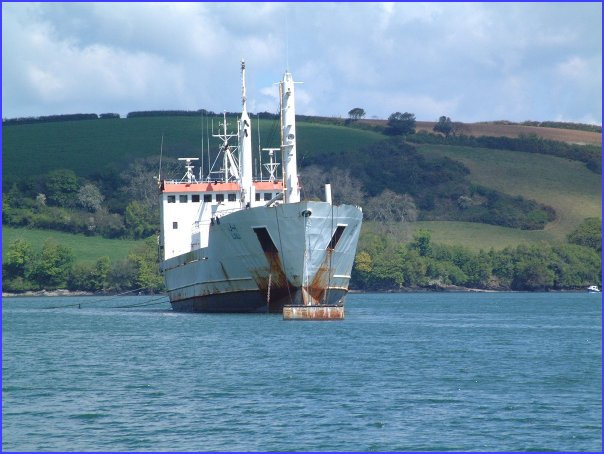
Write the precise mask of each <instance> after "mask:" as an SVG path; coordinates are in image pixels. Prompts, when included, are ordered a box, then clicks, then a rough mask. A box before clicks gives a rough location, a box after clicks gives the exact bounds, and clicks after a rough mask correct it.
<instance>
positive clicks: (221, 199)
mask: <svg viewBox="0 0 604 454" xmlns="http://www.w3.org/2000/svg"><path fill="white" fill-rule="evenodd" d="M216 201H217V202H224V194H216Z"/></svg>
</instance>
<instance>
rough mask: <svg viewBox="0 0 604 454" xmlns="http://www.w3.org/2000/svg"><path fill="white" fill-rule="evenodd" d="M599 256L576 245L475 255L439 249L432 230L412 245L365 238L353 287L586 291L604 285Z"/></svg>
mask: <svg viewBox="0 0 604 454" xmlns="http://www.w3.org/2000/svg"><path fill="white" fill-rule="evenodd" d="M600 276H601V260H600V256H599V255H598V253H597V252H595V251H593V250H591V249H589V248H587V247H583V246H577V245H572V244H558V245H550V244H545V243H544V244H537V245H532V246H525V245H520V246H517V247H516V248H505V249H503V250H499V251H495V250H490V251H488V252H485V251H479V252H473V251H471V250H469V249H467V248H465V247H462V246H447V245H442V244H434V243H433V242H432V239H431V235H430V233H429V232H428V231H426V230H420V231H418V232H417V233H416V234H415V235H414V237H413V239H412V240H411V241H409V242H406V243H404V242H399V241H394V240H392V239H389V238H388V237H385V236H383V235H380V234H379V233H376V232H364V233H363V235H362V237H361V241H360V243H359V249H358V252H357V255H356V258H355V266H354V269H353V279H352V282H351V285H352V286H353V287H354V288H357V289H365V290H395V289H400V288H403V287H405V288H411V289H413V288H420V287H423V288H426V287H428V288H442V287H447V286H451V285H454V286H463V287H474V288H482V289H494V290H555V289H581V288H585V287H587V286H588V285H591V284H594V283H596V284H600V283H601V277H600Z"/></svg>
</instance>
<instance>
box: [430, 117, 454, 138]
mask: <svg viewBox="0 0 604 454" xmlns="http://www.w3.org/2000/svg"><path fill="white" fill-rule="evenodd" d="M432 130H433V131H434V132H440V133H442V134H444V135H445V137H449V134H451V133H452V132H453V122H452V121H451V119H450V118H449V117H445V116H442V117H440V118H439V119H438V122H437V123H436V124H435V125H434V128H432Z"/></svg>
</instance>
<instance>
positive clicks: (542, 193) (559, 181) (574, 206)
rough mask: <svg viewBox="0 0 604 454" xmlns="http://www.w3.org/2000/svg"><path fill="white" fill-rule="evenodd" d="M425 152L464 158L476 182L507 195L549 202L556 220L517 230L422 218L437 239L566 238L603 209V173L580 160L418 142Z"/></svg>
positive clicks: (508, 240) (504, 241) (482, 241)
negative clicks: (538, 228)
mask: <svg viewBox="0 0 604 454" xmlns="http://www.w3.org/2000/svg"><path fill="white" fill-rule="evenodd" d="M418 149H419V150H420V151H421V152H422V153H424V154H425V155H428V156H435V155H436V156H446V157H449V158H451V159H454V160H457V161H460V162H462V163H463V164H464V165H465V166H467V167H468V168H469V169H470V171H471V173H470V179H471V180H472V181H473V182H475V183H477V184H481V185H484V186H487V187H490V188H493V189H497V190H499V191H502V192H505V193H506V194H510V195H521V196H523V197H526V198H529V199H533V200H536V201H538V202H541V203H545V204H546V205H550V206H552V207H553V208H554V209H555V210H556V214H557V219H556V220H555V221H554V222H552V223H550V224H548V225H547V226H546V229H545V230H541V231H518V230H515V229H506V228H503V227H496V226H481V227H480V228H477V226H476V225H464V223H449V222H446V223H444V224H440V223H439V222H426V223H421V224H422V227H423V228H430V229H431V230H433V231H434V233H435V239H436V238H439V239H442V240H443V242H448V241H447V237H448V236H449V233H450V235H451V236H452V237H456V238H459V240H462V239H463V237H464V235H465V234H466V233H467V236H468V239H469V241H467V243H468V245H470V246H471V245H475V244H477V243H479V244H483V245H484V244H485V243H488V242H489V238H491V240H490V242H491V243H492V245H493V246H494V247H498V246H500V245H510V244H518V243H527V242H538V241H555V240H558V241H560V240H564V239H565V237H566V235H567V234H568V233H570V232H571V231H572V230H573V229H574V228H576V226H577V225H579V224H580V223H581V221H583V219H584V218H587V217H599V216H600V213H601V210H602V194H601V191H600V186H601V181H602V180H601V175H599V174H596V173H593V172H591V171H589V170H588V169H587V168H586V167H585V166H584V165H583V164H582V163H581V162H578V161H570V160H568V159H562V158H557V157H554V156H545V155H540V154H530V153H521V152H516V151H507V150H492V149H483V148H466V147H451V146H439V145H419V146H418Z"/></svg>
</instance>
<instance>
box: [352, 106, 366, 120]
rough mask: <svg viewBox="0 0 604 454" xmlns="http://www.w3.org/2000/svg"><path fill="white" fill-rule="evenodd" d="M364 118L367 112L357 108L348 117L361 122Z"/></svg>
mask: <svg viewBox="0 0 604 454" xmlns="http://www.w3.org/2000/svg"><path fill="white" fill-rule="evenodd" d="M364 116H365V110H364V109H361V108H360V107H355V108H354V109H351V110H349V111H348V117H350V119H351V120H359V119H361V118H363V117H364Z"/></svg>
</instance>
